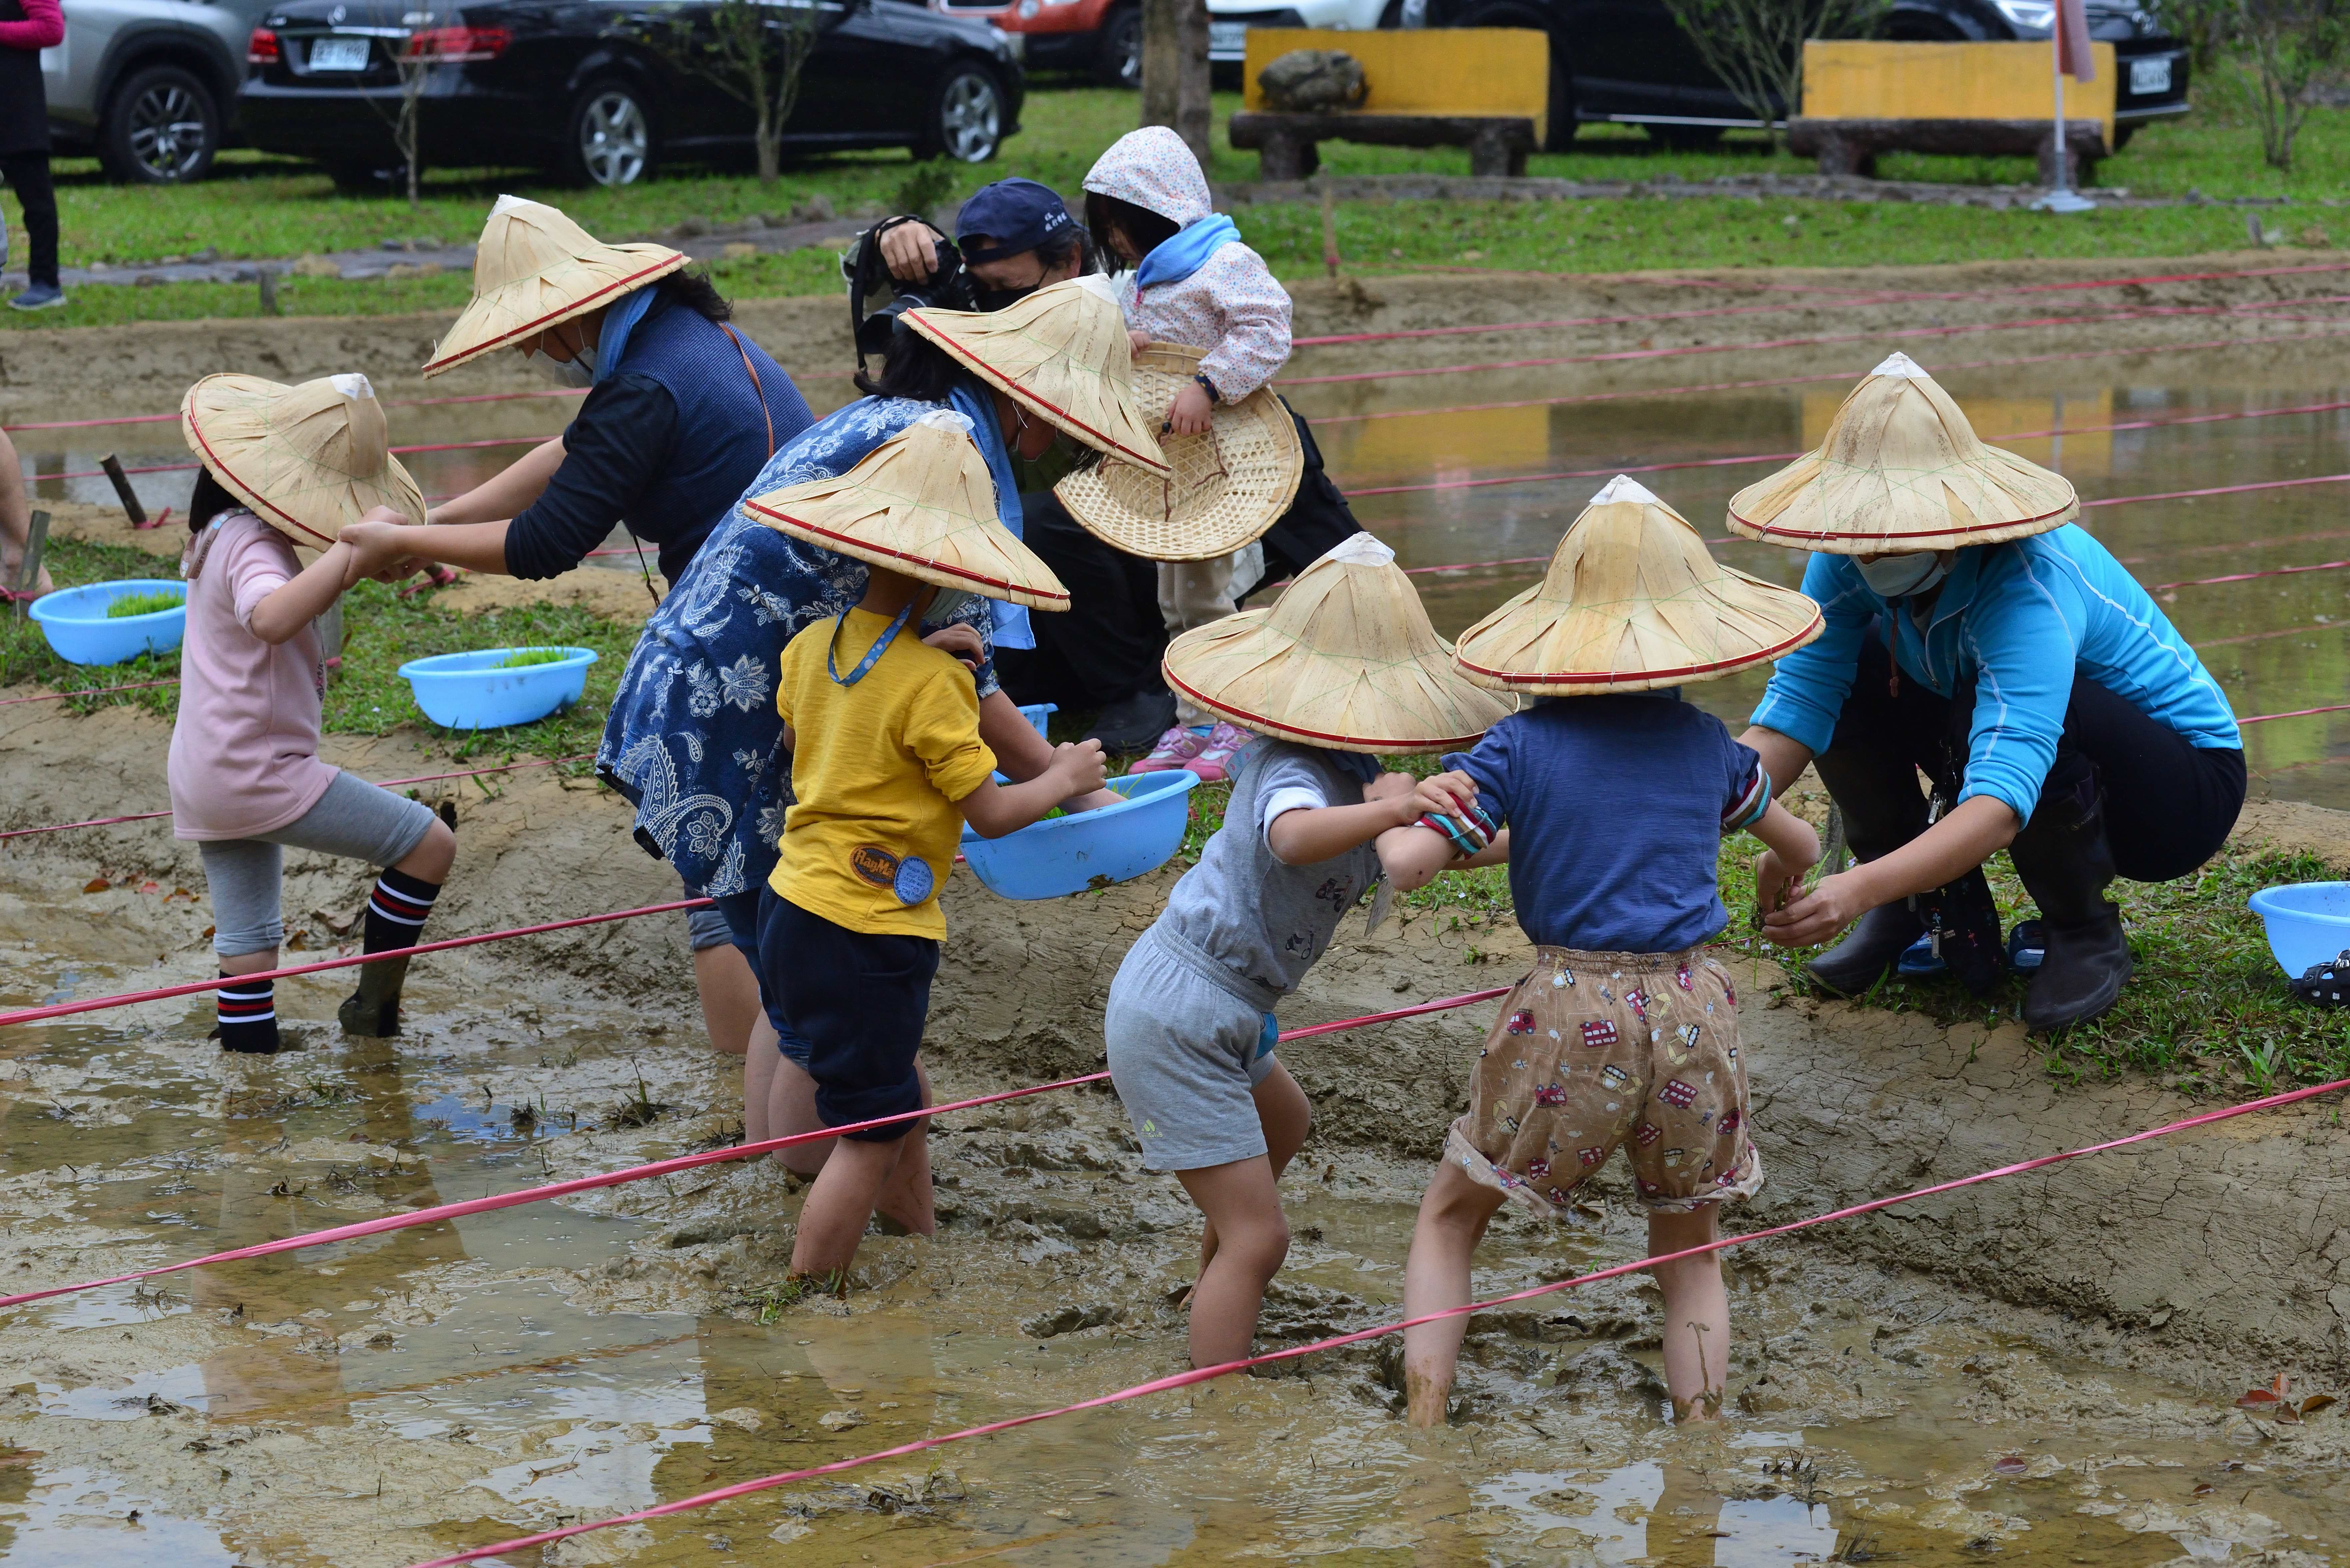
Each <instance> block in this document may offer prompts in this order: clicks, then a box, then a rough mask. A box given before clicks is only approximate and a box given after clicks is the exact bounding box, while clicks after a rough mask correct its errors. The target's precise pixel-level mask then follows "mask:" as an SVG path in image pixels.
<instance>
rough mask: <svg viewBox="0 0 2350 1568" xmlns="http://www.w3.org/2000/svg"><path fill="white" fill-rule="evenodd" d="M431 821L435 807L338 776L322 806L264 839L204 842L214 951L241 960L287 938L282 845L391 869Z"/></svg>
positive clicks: (417, 842) (320, 802)
mask: <svg viewBox="0 0 2350 1568" xmlns="http://www.w3.org/2000/svg"><path fill="white" fill-rule="evenodd" d="M432 822H433V816H432V807H431V806H428V805H422V804H421V803H420V802H417V801H412V800H410V799H409V798H408V797H407V796H405V795H397V794H392V793H391V792H390V790H388V789H379V788H378V787H376V786H375V785H374V784H369V783H368V782H367V781H366V780H365V779H362V778H356V777H354V776H353V775H351V774H347V773H338V774H336V775H335V782H334V783H333V784H328V786H327V793H326V794H322V795H320V796H319V797H318V804H317V805H314V806H312V807H311V808H310V809H309V810H307V811H306V812H304V813H303V814H302V815H300V816H297V817H296V818H295V819H294V820H293V821H291V822H289V823H287V824H286V826H283V827H281V828H278V829H277V830H276V832H274V833H271V834H269V835H268V836H265V837H263V838H208V839H203V840H202V841H200V842H199V843H198V844H197V845H196V851H197V853H198V854H200V855H202V856H203V859H204V880H205V881H206V882H207V883H209V884H211V887H212V895H213V951H214V952H216V953H218V954H220V955H221V956H222V957H223V958H239V957H242V956H243V955H244V954H246V953H259V952H267V951H268V950H271V949H272V948H275V947H278V946H281V945H282V944H283V943H284V942H285V940H286V920H285V918H284V914H283V912H282V909H281V906H280V904H279V901H278V900H279V889H280V882H281V876H282V872H283V869H284V866H285V854H284V851H283V849H282V847H281V846H286V845H291V846H293V847H295V848H296V849H315V850H317V852H318V853H320V854H322V855H347V856H348V857H351V858H352V859H354V860H364V861H366V862H367V863H368V864H369V865H370V866H392V865H397V864H398V863H399V862H400V861H402V860H405V859H407V858H408V856H409V852H410V851H411V850H413V849H414V848H415V847H416V846H418V845H420V844H421V843H423V842H424V836H425V835H426V834H427V833H429V832H431V831H432Z"/></svg>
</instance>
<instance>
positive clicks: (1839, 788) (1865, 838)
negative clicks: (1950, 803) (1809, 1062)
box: [1804, 745, 1926, 996]
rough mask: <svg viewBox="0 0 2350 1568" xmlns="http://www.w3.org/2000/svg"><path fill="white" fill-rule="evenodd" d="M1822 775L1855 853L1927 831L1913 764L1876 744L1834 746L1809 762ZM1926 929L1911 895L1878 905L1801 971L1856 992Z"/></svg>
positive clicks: (1840, 991)
mask: <svg viewBox="0 0 2350 1568" xmlns="http://www.w3.org/2000/svg"><path fill="white" fill-rule="evenodd" d="M1813 766H1814V767H1815V768H1817V769H1818V770H1819V774H1820V782H1821V783H1823V784H1826V785H1827V786H1828V794H1829V796H1830V797H1831V798H1832V799H1834V800H1835V805H1836V809H1837V810H1838V811H1839V812H1841V813H1843V814H1844V825H1845V838H1846V843H1848V844H1850V845H1851V846H1852V853H1853V858H1854V859H1855V860H1857V861H1864V862H1865V861H1869V860H1874V859H1876V858H1877V857H1878V856H1880V855H1889V854H1891V853H1892V852H1893V851H1894V850H1896V849H1898V848H1900V847H1901V846H1903V845H1905V844H1907V843H1908V842H1909V841H1910V840H1911V839H1913V838H1915V837H1917V836H1918V835H1919V834H1920V833H1923V832H1925V831H1926V797H1925V795H1924V794H1922V793H1921V792H1920V791H1919V790H1918V770H1917V768H1916V767H1915V766H1914V765H1913V764H1911V763H1909V762H1908V761H1907V760H1906V759H1903V758H1899V757H1896V756H1893V755H1890V754H1889V753H1887V752H1885V751H1883V750H1881V749H1871V748H1865V747H1861V746H1854V745H1847V746H1831V747H1829V748H1828V750H1827V751H1825V752H1824V753H1821V754H1820V755H1819V756H1818V757H1817V758H1815V759H1814V762H1813ZM1925 932H1926V922H1925V920H1924V919H1923V918H1921V917H1920V916H1919V914H1918V911H1917V910H1916V909H1912V908H1911V907H1910V902H1909V900H1907V899H1897V900H1896V901H1895V902H1893V903H1890V904H1880V905H1878V906H1877V908H1876V909H1871V910H1869V911H1868V913H1866V914H1865V915H1863V916H1861V918H1860V919H1858V920H1857V921H1856V922H1855V923H1854V925H1853V928H1852V930H1851V932H1850V934H1848V935H1847V936H1846V938H1845V939H1844V940H1842V941H1840V942H1838V943H1837V944H1836V945H1835V946H1834V947H1832V948H1830V949H1829V950H1827V951H1825V952H1824V953H1822V954H1820V955H1819V956H1818V957H1817V958H1815V959H1814V960H1812V961H1810V962H1809V963H1807V964H1805V965H1804V973H1806V974H1808V975H1810V976H1811V977H1812V978H1813V979H1814V980H1815V981H1818V982H1819V983H1820V984H1822V985H1824V986H1825V987H1827V989H1828V990H1830V991H1833V992H1835V993H1836V994H1837V995H1839V996H1858V995H1860V994H1861V993H1862V992H1866V990H1867V989H1868V988H1869V987H1870V986H1873V985H1875V984H1876V983H1877V981H1878V980H1880V979H1882V978H1883V977H1884V975H1885V972H1886V971H1887V970H1889V969H1891V968H1892V967H1893V964H1894V961H1896V960H1897V959H1898V958H1899V957H1900V956H1901V954H1902V952H1903V950H1905V949H1907V948H1908V946H1909V944H1910V943H1911V942H1914V941H1916V940H1918V938H1919V937H1921V936H1923V935H1924V934H1925Z"/></svg>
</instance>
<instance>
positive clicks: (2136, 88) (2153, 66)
mask: <svg viewBox="0 0 2350 1568" xmlns="http://www.w3.org/2000/svg"><path fill="white" fill-rule="evenodd" d="M2169 90H2170V57H2169V56H2168V55H2158V56H2156V57H2154V58H2152V59H2150V60H2132V61H2131V62H2130V91H2132V92H2134V93H2141V94H2143V93H2153V92H2168V91H2169Z"/></svg>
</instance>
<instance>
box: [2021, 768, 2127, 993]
mask: <svg viewBox="0 0 2350 1568" xmlns="http://www.w3.org/2000/svg"><path fill="white" fill-rule="evenodd" d="M2007 853H2008V857H2009V858H2010V859H2012V860H2013V861H2014V862H2015V874H2016V876H2017V877H2021V878H2022V882H2023V889H2024V891H2025V892H2027V893H2030V894H2031V895H2032V898H2033V902H2034V903H2036V904H2038V905H2039V906H2040V925H2041V932H2042V936H2043V940H2044V941H2045V944H2046V947H2045V952H2046V956H2045V957H2043V959H2042V960H2041V961H2040V968H2039V970H2038V971H2037V972H2035V973H2034V974H2033V977H2032V989H2031V990H2030V991H2029V992H2026V993H2025V995H2024V998H2023V1023H2024V1027H2025V1028H2027V1029H2029V1030H2031V1031H2032V1032H2033V1033H2035V1034H2045V1033H2051V1032H2053V1031H2054V1030H2058V1029H2064V1028H2066V1027H2069V1026H2070V1025H2072V1024H2075V1023H2087V1022H2088V1021H2089V1020H2091V1019H2093V1018H2097V1017H2102V1016H2103V1015H2104V1014H2105V1013H2106V1012H2108V1011H2110V1010H2111V1009H2112V1007H2113V1005H2114V1003H2115V1002H2117V1001H2119V1000H2120V998H2121V993H2122V985H2123V982H2124V981H2127V980H2128V979H2129V977H2130V951H2129V938H2128V936H2127V935H2126V933H2125V932H2124V931H2123V929H2122V912H2121V909H2120V907H2119V906H2118V905H2116V904H2115V903H2114V902H2113V900H2111V899H2110V898H2106V883H2108V882H2110V881H2112V880H2113V879H2114V852H2113V846H2112V845H2110V844H2109V843H2107V842H2106V813H2105V801H2104V797H2103V794H2101V793H2100V792H2099V791H2098V790H2097V788H2096V784H2095V780H2094V779H2085V780H2084V781H2082V783H2081V784H2079V785H2078V786H2076V787H2074V788H2072V789H2068V790H2065V791H2064V792H2062V794H2043V795H2042V796H2041V800H2040V806H2039V809H2038V810H2036V811H2034V812H2033V815H2032V821H2031V822H2030V823H2029V824H2028V825H2026V826H2025V827H2024V829H2023V831H2022V832H2021V833H2019V834H2017V835H2016V836H2015V842H2014V843H2012V844H2011V845H2009V846H2008V850H2007Z"/></svg>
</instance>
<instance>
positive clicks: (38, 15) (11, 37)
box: [0, 0, 66, 49]
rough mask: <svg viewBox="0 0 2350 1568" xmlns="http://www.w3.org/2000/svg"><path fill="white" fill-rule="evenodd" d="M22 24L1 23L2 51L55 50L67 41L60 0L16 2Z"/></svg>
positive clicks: (0, 43)
mask: <svg viewBox="0 0 2350 1568" xmlns="http://www.w3.org/2000/svg"><path fill="white" fill-rule="evenodd" d="M16 3H17V5H19V6H21V7H22V8H23V10H24V13H25V19H24V20H23V21H21V22H0V49H54V48H56V47H57V46H58V45H59V44H61V43H63V42H64V41H65V36H66V14H65V12H64V11H63V10H61V9H59V8H58V5H57V0H16Z"/></svg>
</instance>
